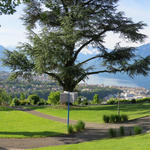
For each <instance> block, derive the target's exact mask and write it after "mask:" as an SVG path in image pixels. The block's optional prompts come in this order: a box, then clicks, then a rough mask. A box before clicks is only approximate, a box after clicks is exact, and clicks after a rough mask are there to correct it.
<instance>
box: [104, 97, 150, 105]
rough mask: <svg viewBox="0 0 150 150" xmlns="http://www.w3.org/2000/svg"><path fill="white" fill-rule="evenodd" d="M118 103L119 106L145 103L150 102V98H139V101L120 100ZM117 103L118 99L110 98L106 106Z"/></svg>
mask: <svg viewBox="0 0 150 150" xmlns="http://www.w3.org/2000/svg"><path fill="white" fill-rule="evenodd" d="M119 102H120V103H121V104H135V103H146V102H150V97H146V98H141V99H132V100H127V99H120V100H119ZM117 103H118V99H116V98H110V99H109V100H107V104H117Z"/></svg>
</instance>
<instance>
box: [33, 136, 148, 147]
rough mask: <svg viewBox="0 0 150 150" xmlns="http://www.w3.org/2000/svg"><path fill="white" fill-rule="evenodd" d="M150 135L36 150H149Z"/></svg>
mask: <svg viewBox="0 0 150 150" xmlns="http://www.w3.org/2000/svg"><path fill="white" fill-rule="evenodd" d="M149 139H150V134H145V135H138V136H130V137H125V138H115V139H105V140H97V141H92V142H85V143H79V144H72V145H62V146H52V147H45V148H39V149H34V150H84V149H85V150H93V149H95V150H149V149H150V140H149Z"/></svg>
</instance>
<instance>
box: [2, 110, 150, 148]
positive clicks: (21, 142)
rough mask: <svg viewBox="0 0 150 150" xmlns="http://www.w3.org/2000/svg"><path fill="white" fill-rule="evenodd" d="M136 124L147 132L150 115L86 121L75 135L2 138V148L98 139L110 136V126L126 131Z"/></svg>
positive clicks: (35, 113) (55, 119) (34, 112)
mask: <svg viewBox="0 0 150 150" xmlns="http://www.w3.org/2000/svg"><path fill="white" fill-rule="evenodd" d="M24 111H25V112H27V113H30V114H32V115H36V116H39V117H42V118H46V119H50V120H54V121H58V122H63V123H66V119H62V118H59V117H54V116H51V115H46V114H43V113H41V112H38V111H34V110H24ZM70 123H71V124H75V123H76V121H73V120H70ZM135 125H139V126H141V127H142V128H143V132H147V131H148V130H150V117H144V118H140V119H136V120H133V121H129V122H128V123H123V124H98V123H86V129H85V130H84V131H83V132H80V133H77V134H73V135H62V136H58V137H46V138H11V139H10V138H0V150H16V149H17V150H23V149H29V148H37V147H46V146H53V145H65V144H75V143H80V142H85V141H91V140H98V139H103V138H107V137H108V136H109V135H108V129H109V128H116V129H118V128H119V127H120V126H124V127H125V128H126V131H127V132H128V131H129V130H130V129H131V128H132V127H133V126H135ZM127 134H128V133H127Z"/></svg>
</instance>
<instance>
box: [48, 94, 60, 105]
mask: <svg viewBox="0 0 150 150" xmlns="http://www.w3.org/2000/svg"><path fill="white" fill-rule="evenodd" d="M47 103H48V104H53V105H58V104H59V103H60V92H59V91H57V92H50V94H49V96H48V101H47Z"/></svg>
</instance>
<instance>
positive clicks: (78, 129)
mask: <svg viewBox="0 0 150 150" xmlns="http://www.w3.org/2000/svg"><path fill="white" fill-rule="evenodd" d="M84 129H85V123H84V122H83V121H78V122H77V123H76V124H75V125H74V126H72V125H69V127H68V134H72V133H75V132H81V131H83V130H84Z"/></svg>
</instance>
